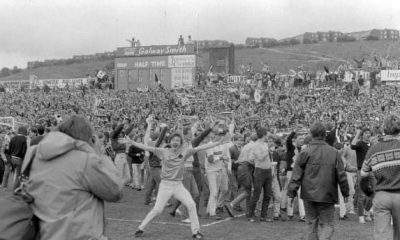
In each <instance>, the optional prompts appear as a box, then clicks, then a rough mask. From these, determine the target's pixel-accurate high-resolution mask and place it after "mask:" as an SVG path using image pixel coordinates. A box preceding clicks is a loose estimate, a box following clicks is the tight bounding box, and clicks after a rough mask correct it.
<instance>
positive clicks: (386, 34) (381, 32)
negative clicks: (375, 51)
mask: <svg viewBox="0 0 400 240" xmlns="http://www.w3.org/2000/svg"><path fill="white" fill-rule="evenodd" d="M367 37H372V38H375V39H377V40H398V39H399V31H398V30H395V29H372V30H371V31H369V34H368V36H367Z"/></svg>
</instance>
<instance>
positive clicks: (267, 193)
mask: <svg viewBox="0 0 400 240" xmlns="http://www.w3.org/2000/svg"><path fill="white" fill-rule="evenodd" d="M261 191H263V194H264V196H263V200H262V207H261V216H260V217H261V218H265V217H267V212H268V205H269V202H270V200H271V194H272V170H271V169H261V168H255V170H254V191H253V196H252V198H251V203H250V216H251V217H254V211H255V210H256V206H257V202H258V199H259V198H260V195H261Z"/></svg>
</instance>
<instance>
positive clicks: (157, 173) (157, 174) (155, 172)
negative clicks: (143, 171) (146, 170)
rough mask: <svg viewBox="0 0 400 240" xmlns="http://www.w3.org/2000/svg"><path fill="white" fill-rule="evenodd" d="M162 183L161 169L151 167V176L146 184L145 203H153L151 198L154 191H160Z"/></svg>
mask: <svg viewBox="0 0 400 240" xmlns="http://www.w3.org/2000/svg"><path fill="white" fill-rule="evenodd" d="M160 182H161V167H150V176H149V178H148V181H147V183H146V192H145V196H144V203H145V204H149V203H150V202H151V196H152V194H153V190H155V191H156V195H157V191H158V186H159V185H160Z"/></svg>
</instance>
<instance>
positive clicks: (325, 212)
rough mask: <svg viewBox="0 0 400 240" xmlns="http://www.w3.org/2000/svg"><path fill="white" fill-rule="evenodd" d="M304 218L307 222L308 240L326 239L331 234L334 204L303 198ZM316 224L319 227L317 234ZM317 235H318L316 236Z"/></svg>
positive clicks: (330, 236)
mask: <svg viewBox="0 0 400 240" xmlns="http://www.w3.org/2000/svg"><path fill="white" fill-rule="evenodd" d="M304 208H305V210H306V219H307V222H308V224H309V230H308V238H307V239H308V240H328V239H331V238H332V235H333V222H334V215H335V204H333V203H318V202H311V201H306V200H304ZM318 226H320V227H321V231H320V234H318ZM318 235H319V236H318Z"/></svg>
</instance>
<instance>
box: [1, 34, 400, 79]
mask: <svg viewBox="0 0 400 240" xmlns="http://www.w3.org/2000/svg"><path fill="white" fill-rule="evenodd" d="M375 53H377V54H379V55H387V54H389V55H390V56H392V57H396V58H400V41H395V42H394V41H356V42H351V43H329V42H326V43H318V44H304V45H296V46H285V47H275V48H267V49H266V48H244V49H236V51H235V69H236V71H235V72H238V69H239V66H240V65H241V64H244V65H247V64H249V63H251V64H252V65H253V67H254V68H255V69H256V70H260V69H261V67H262V66H261V62H267V63H268V64H269V65H270V66H271V68H272V71H273V72H284V73H286V72H288V70H289V69H295V68H297V67H298V66H300V65H304V66H305V68H306V69H311V70H321V69H322V66H324V65H327V66H329V67H332V68H334V67H337V66H338V65H339V64H340V63H344V62H353V58H354V57H356V58H358V59H360V58H363V57H365V59H369V60H372V58H371V56H372V55H373V54H375ZM110 62H111V61H109V60H107V61H94V62H86V63H81V64H72V65H65V66H50V67H41V68H37V69H31V70H24V71H23V72H21V73H19V74H15V75H12V76H8V77H5V78H0V80H19V79H29V75H31V74H35V75H36V76H38V78H39V79H57V78H80V77H85V76H86V74H91V75H93V74H94V72H95V71H96V70H97V69H103V68H104V67H105V66H106V65H107V64H109V63H110Z"/></svg>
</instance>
